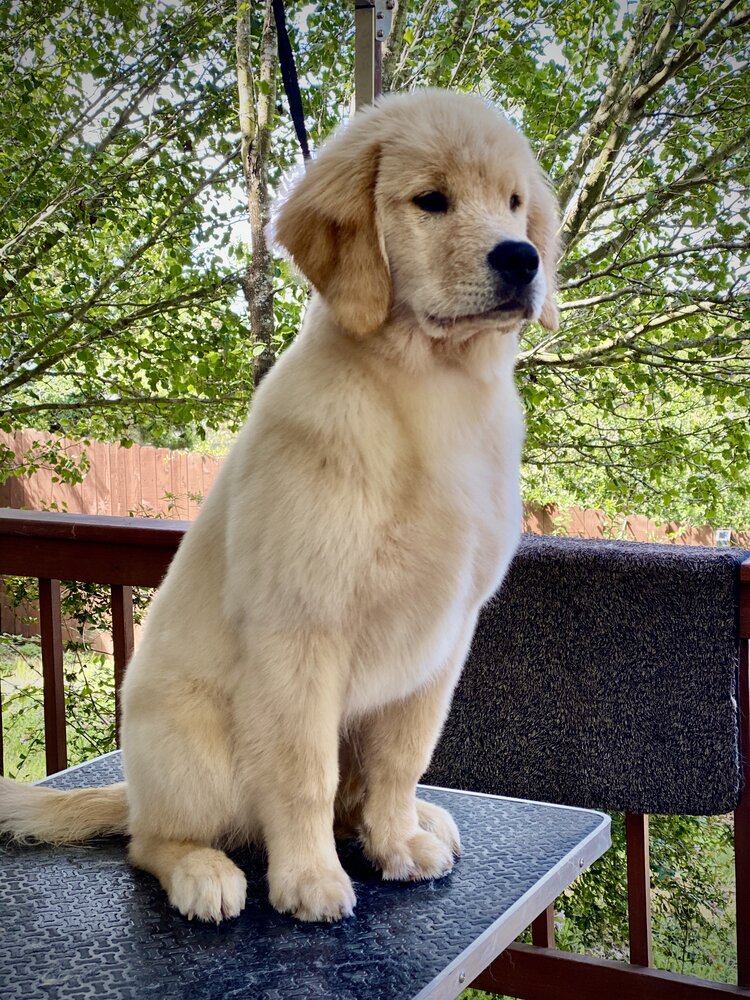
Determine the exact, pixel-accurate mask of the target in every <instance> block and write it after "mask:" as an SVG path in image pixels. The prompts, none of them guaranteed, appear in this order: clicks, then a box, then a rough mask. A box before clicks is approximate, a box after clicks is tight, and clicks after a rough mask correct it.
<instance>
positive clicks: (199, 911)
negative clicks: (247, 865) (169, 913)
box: [169, 848, 247, 924]
mask: <svg viewBox="0 0 750 1000" xmlns="http://www.w3.org/2000/svg"><path fill="white" fill-rule="evenodd" d="M246 894H247V879H246V878H245V876H244V875H243V873H242V872H241V871H240V870H239V868H238V867H237V865H235V864H234V862H232V861H230V860H229V858H228V857H227V856H226V855H225V854H222V853H221V852H220V851H214V850H211V849H210V848H206V849H205V850H198V851H193V852H192V853H191V854H188V855H187V856H186V857H184V858H183V859H182V860H181V861H179V862H178V863H177V864H176V866H175V868H174V871H173V872H172V876H171V879H170V886H169V901H170V903H171V904H172V906H175V907H176V908H177V909H178V910H179V911H180V913H182V914H183V915H184V916H186V917H187V918H188V920H192V919H193V918H194V917H197V919H198V920H208V921H213V922H214V923H217V924H218V923H219V922H220V921H221V920H222V919H223V918H229V917H236V916H238V914H239V913H240V912H241V911H242V909H243V908H244V906H245V896H246Z"/></svg>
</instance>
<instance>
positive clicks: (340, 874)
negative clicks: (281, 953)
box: [268, 865, 356, 922]
mask: <svg viewBox="0 0 750 1000" xmlns="http://www.w3.org/2000/svg"><path fill="white" fill-rule="evenodd" d="M268 884H269V893H268V898H269V899H270V901H271V905H272V906H273V907H274V908H275V909H277V910H279V912H280V913H291V914H293V915H294V916H295V917H297V919H298V920H312V921H317V920H322V921H328V922H330V921H332V920H341V919H342V918H343V917H350V916H351V915H352V913H353V912H354V904H355V903H356V897H355V895H354V889H353V888H352V883H351V879H350V878H349V876H348V875H347V874H346V872H345V871H344V869H343V868H342V867H341V866H340V865H339V866H338V868H318V869H314V868H308V869H304V870H302V871H293V870H288V871H276V872H274V873H272V872H270V871H269V873H268Z"/></svg>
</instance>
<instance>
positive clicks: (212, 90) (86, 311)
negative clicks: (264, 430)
mask: <svg viewBox="0 0 750 1000" xmlns="http://www.w3.org/2000/svg"><path fill="white" fill-rule="evenodd" d="M231 13H232V12H231V10H227V9H226V5H222V4H221V3H187V4H184V5H178V6H174V5H170V4H166V3H164V4H152V5H147V6H146V7H145V8H144V7H143V5H141V4H137V3H128V2H122V3H117V4H109V3H85V4H84V3H80V2H78V3H74V4H72V5H69V4H63V3H55V2H52V3H48V4H45V5H44V7H43V8H42V9H41V11H40V9H39V8H37V7H35V6H34V5H30V4H8V3H5V4H2V5H0V39H1V40H2V45H1V46H0V64H1V65H2V70H1V71H2V75H3V78H4V79H5V80H6V81H9V86H8V88H7V90H6V93H5V96H4V101H3V105H4V114H3V116H2V121H0V205H2V209H3V210H2V213H1V217H0V218H1V221H0V427H2V428H3V429H8V430H9V429H12V428H13V427H16V426H23V425H24V424H25V425H31V426H48V427H51V428H53V429H55V428H57V429H62V430H66V431H69V432H72V433H75V432H79V433H81V432H82V433H88V434H91V435H94V436H103V437H106V438H113V437H115V438H116V437H129V436H132V434H133V433H134V431H135V428H137V427H140V428H141V429H142V431H143V433H145V434H146V435H148V436H150V437H152V438H157V439H158V438H159V436H160V435H162V434H169V433H171V432H172V429H173V428H180V429H184V430H185V431H186V432H187V433H188V435H190V434H193V435H194V434H195V433H198V434H200V433H202V430H203V428H204V427H206V426H219V425H222V424H224V423H226V422H232V421H235V422H236V421H237V420H238V419H239V418H240V416H241V414H243V413H244V410H245V408H246V404H247V400H248V398H249V386H250V385H251V362H250V360H249V358H248V352H247V351H246V350H245V340H246V337H247V331H246V329H245V325H244V323H243V321H242V319H241V317H240V315H239V313H238V312H237V311H233V310H232V308H231V303H232V299H233V296H234V294H235V293H236V289H237V288H238V286H239V281H240V278H241V274H242V269H241V268H240V267H239V265H238V266H234V265H233V264H232V263H230V257H229V255H228V254H227V253H226V252H225V248H227V245H228V242H229V227H230V224H231V222H232V219H233V216H234V214H235V206H234V205H233V204H232V201H231V199H229V198H228V192H230V191H232V190H233V188H234V186H235V185H236V183H237V181H238V179H239V178H240V177H241V167H240V163H239V141H238V134H237V133H238V130H237V125H236V112H235V106H236V90H235V87H234V86H233V85H232V81H231V79H230V78H229V76H228V74H227V59H226V57H227V33H228V31H230V30H231V28H230V27H229V26H228V18H229V17H230V16H231ZM233 118H234V119H235V122H234V123H233V127H228V125H229V123H230V122H232V121H233ZM30 458H31V460H33V456H30Z"/></svg>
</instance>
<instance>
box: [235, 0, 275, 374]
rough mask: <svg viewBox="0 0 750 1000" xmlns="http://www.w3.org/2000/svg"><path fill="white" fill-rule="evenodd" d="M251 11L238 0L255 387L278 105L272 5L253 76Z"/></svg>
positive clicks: (265, 360)
mask: <svg viewBox="0 0 750 1000" xmlns="http://www.w3.org/2000/svg"><path fill="white" fill-rule="evenodd" d="M251 10H252V5H251V4H250V3H248V2H247V0H238V3H237V90H238V95H239V118H240V132H241V135H242V171H243V175H244V178H245V191H246V194H247V214H248V218H249V220H250V246H251V250H252V259H251V261H250V264H249V265H248V268H247V271H246V273H245V277H244V279H243V282H242V287H243V290H244V292H245V298H246V300H247V306H248V314H249V317H250V349H251V350H252V352H253V385H254V386H257V385H259V383H260V381H261V379H262V378H263V376H264V375H265V374H266V372H267V371H268V370H269V369H270V368H271V366H272V365H273V362H274V353H273V328H274V320H273V257H272V254H271V250H270V248H269V246H268V241H267V239H266V232H265V230H266V226H267V225H268V221H269V217H270V199H269V193H268V154H269V150H270V145H271V134H272V131H273V116H274V109H275V103H276V66H277V61H278V57H277V54H276V25H275V23H274V19H273V9H272V5H271V0H265V3H264V4H263V29H262V33H261V38H260V46H259V54H258V69H257V73H256V72H254V71H253V65H252V57H251V51H250V39H251V27H250V21H251ZM261 348H262V350H261Z"/></svg>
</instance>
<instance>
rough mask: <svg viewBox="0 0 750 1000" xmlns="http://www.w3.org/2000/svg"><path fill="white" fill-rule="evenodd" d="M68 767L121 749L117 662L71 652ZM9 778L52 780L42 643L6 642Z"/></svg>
mask: <svg viewBox="0 0 750 1000" xmlns="http://www.w3.org/2000/svg"><path fill="white" fill-rule="evenodd" d="M63 672H64V676H65V702H66V719H67V725H66V733H67V739H68V763H69V764H71V765H72V764H79V763H81V762H82V761H84V760H89V759H91V758H92V757H96V756H98V755H99V754H102V753H106V752H107V751H109V750H114V748H115V711H114V678H113V670H112V663H111V658H110V657H108V656H104V655H103V654H99V653H92V652H91V651H88V650H83V649H71V650H68V651H66V652H65V655H64V661H63ZM0 692H1V693H2V722H3V755H4V760H5V774H6V775H7V776H8V777H9V778H15V779H16V780H18V781H37V780H38V779H39V778H43V777H44V776H45V774H46V767H45V756H44V701H43V696H42V656H41V648H40V646H39V643H38V642H33V641H30V640H27V639H20V638H18V637H16V636H7V635H2V636H0Z"/></svg>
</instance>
